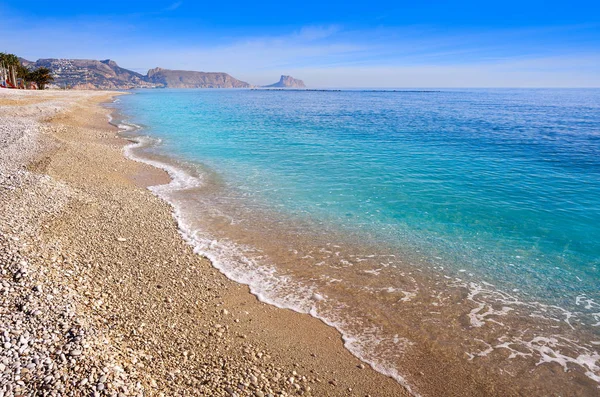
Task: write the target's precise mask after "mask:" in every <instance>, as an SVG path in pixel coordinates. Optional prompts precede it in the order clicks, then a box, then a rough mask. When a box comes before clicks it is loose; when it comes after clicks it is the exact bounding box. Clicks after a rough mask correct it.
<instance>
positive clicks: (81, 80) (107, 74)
mask: <svg viewBox="0 0 600 397" xmlns="http://www.w3.org/2000/svg"><path fill="white" fill-rule="evenodd" d="M21 62H22V64H23V65H24V66H25V67H27V68H30V69H36V68H39V67H46V68H48V69H50V71H51V72H52V75H53V76H54V82H53V85H54V86H57V87H60V88H73V89H108V90H110V89H132V88H253V87H254V86H253V85H252V84H249V83H246V82H245V81H241V80H238V79H236V78H234V77H232V76H230V75H229V74H227V73H223V72H196V71H190V70H170V69H163V68H154V69H150V70H149V71H148V73H147V74H146V75H143V74H140V73H137V72H134V71H132V70H128V69H125V68H122V67H120V66H119V65H117V63H116V62H115V61H113V60H110V59H106V60H103V61H98V60H92V59H53V58H51V59H38V60H37V61H35V62H32V61H28V60H26V59H21ZM266 87H284V88H304V87H305V86H304V83H303V82H302V80H296V79H294V78H292V77H290V76H281V79H280V80H279V82H277V83H275V84H272V85H269V86H266Z"/></svg>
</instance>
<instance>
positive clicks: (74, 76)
mask: <svg viewBox="0 0 600 397" xmlns="http://www.w3.org/2000/svg"><path fill="white" fill-rule="evenodd" d="M23 64H24V65H25V66H27V67H29V68H39V67H46V68H48V69H50V70H51V71H52V74H53V76H54V85H56V86H58V87H61V88H64V87H66V88H75V89H107V90H110V89H129V88H138V87H154V86H155V85H153V84H150V83H148V82H146V76H144V75H142V74H139V73H136V72H133V71H131V70H127V69H124V68H122V67H120V66H119V65H117V63H116V62H115V61H112V60H110V59H107V60H104V61H96V60H91V59H38V60H37V61H36V62H30V63H26V62H23Z"/></svg>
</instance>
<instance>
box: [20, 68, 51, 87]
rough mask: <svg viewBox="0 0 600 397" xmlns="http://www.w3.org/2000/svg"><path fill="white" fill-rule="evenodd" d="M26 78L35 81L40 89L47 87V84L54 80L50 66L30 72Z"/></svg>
mask: <svg viewBox="0 0 600 397" xmlns="http://www.w3.org/2000/svg"><path fill="white" fill-rule="evenodd" d="M26 79H27V80H29V81H33V82H35V84H37V86H38V88H39V89H40V90H43V89H44V88H46V84H48V83H50V82H51V81H54V77H52V72H51V71H50V69H48V68H37V69H35V70H33V71H31V72H29V73H28V75H27V77H26Z"/></svg>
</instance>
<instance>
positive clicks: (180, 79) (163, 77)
mask: <svg viewBox="0 0 600 397" xmlns="http://www.w3.org/2000/svg"><path fill="white" fill-rule="evenodd" d="M146 81H148V82H149V83H153V84H157V85H162V86H164V87H168V88H250V87H252V86H251V85H250V84H248V83H246V82H245V81H240V80H238V79H236V78H233V77H231V76H230V75H228V74H227V73H213V72H193V71H188V70H170V69H162V68H155V69H150V70H149V71H148V75H147V76H146Z"/></svg>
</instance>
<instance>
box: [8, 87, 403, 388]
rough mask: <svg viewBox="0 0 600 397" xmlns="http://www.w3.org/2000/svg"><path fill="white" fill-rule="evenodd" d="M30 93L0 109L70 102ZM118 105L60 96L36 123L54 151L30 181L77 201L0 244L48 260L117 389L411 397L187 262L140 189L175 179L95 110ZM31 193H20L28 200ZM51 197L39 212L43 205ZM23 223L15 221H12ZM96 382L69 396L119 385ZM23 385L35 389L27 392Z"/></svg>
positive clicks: (87, 351) (318, 335)
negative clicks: (145, 159)
mask: <svg viewBox="0 0 600 397" xmlns="http://www.w3.org/2000/svg"><path fill="white" fill-rule="evenodd" d="M35 94H36V93H33V94H29V93H25V94H19V95H18V97H16V98H12V97H8V99H6V98H5V97H4V96H3V98H2V99H3V100H5V103H2V104H8V106H22V105H23V104H24V103H28V102H27V101H28V100H29V102H36V104H35V105H33V104H29V105H28V106H37V107H38V108H43V107H44V102H51V101H52V100H53V98H54V99H56V98H61V96H69V95H71V96H75V95H72V94H70V93H56V92H51V93H44V94H43V97H47V98H44V99H45V101H44V99H42V100H41V101H40V98H35V99H34V100H31V98H26V96H27V95H31V96H33V95H35ZM38 95H39V94H38ZM114 95H118V94H117V93H99V92H96V93H86V94H79V95H78V96H75V97H76V98H75V99H72V98H71V99H65V98H63V100H64V101H65V102H67V104H65V107H64V109H60V111H59V110H57V111H56V112H54V114H52V115H49V116H47V117H46V118H45V120H44V121H43V122H41V123H40V125H41V126H43V130H44V131H43V133H42V134H43V138H44V140H45V141H47V144H45V145H44V147H43V148H42V149H41V150H40V151H39V153H36V155H35V156H34V158H32V159H31V160H29V161H27V164H28V170H29V172H30V173H32V174H33V175H48V176H49V178H48V179H49V182H48V183H49V184H55V183H56V184H57V185H60V186H61V187H62V188H64V189H66V190H69V191H70V192H72V193H71V195H70V196H66V197H63V198H64V200H59V201H64V202H61V204H60V206H58V207H59V208H56V210H55V212H51V211H48V213H49V216H47V217H37V216H32V217H30V218H32V219H28V220H27V221H26V222H25V224H24V225H27V223H28V222H31V227H30V228H28V227H23V228H21V229H22V230H20V231H19V230H16V231H13V230H3V231H2V233H3V236H9V234H13V233H14V234H15V236H12V237H16V238H19V240H18V241H19V243H21V244H22V247H20V248H18V250H19V251H22V253H23V255H24V256H25V257H27V258H35V259H27V260H28V261H29V262H31V263H34V262H39V263H38V269H43V268H44V266H45V265H46V261H48V260H50V261H51V262H52V264H53V266H55V267H56V274H57V275H56V276H55V278H47V279H43V280H44V281H43V282H45V283H48V284H49V285H48V286H46V288H44V286H42V287H40V289H41V290H46V289H47V288H49V289H50V290H52V289H53V288H54V289H57V286H59V285H60V284H61V283H66V284H67V285H68V289H69V294H68V296H69V299H70V301H71V303H72V305H73V306H74V307H75V309H74V312H75V313H76V315H77V316H79V317H81V321H80V322H82V323H85V324H87V326H88V327H89V329H90V330H93V332H91V334H93V335H96V336H98V337H97V340H98V341H103V343H99V344H100V345H102V346H104V348H106V350H109V351H111V352H113V353H115V354H114V357H113V359H112V360H113V361H114V362H115V363H114V365H113V367H114V368H116V367H118V368H123V369H124V372H125V373H126V374H127V375H128V377H127V379H131V380H132V382H131V384H132V385H133V388H134V389H135V388H136V387H137V388H138V389H136V390H137V391H135V390H129V389H127V390H126V391H122V392H123V393H125V394H136V393H138V394H139V393H141V390H142V389H143V390H144V391H145V393H147V394H149V395H160V394H161V393H164V395H173V394H182V393H186V394H187V393H189V394H195V395H240V396H241V395H256V396H260V395H268V394H273V395H276V394H280V395H286V394H288V395H289V394H297V393H298V394H302V395H332V396H333V395H363V396H364V395H377V396H392V395H393V396H398V395H408V393H407V391H406V390H405V389H403V388H402V387H401V386H400V385H399V384H398V383H397V382H396V381H395V380H393V379H391V378H388V377H386V376H384V375H382V374H380V373H378V372H376V371H374V370H372V369H371V368H369V367H365V366H364V365H363V364H362V363H361V362H360V361H359V360H358V359H357V358H355V357H354V356H353V355H352V354H351V353H350V352H348V351H347V350H346V349H345V348H344V346H343V342H342V340H341V337H340V335H339V333H338V332H337V331H336V330H334V329H333V328H330V327H328V326H327V325H325V324H324V323H322V322H321V321H320V320H317V319H315V318H312V317H310V316H307V315H302V314H299V313H295V312H292V311H290V310H283V309H279V308H275V307H273V306H269V305H267V304H264V303H261V302H259V301H258V300H257V299H256V298H255V297H254V296H253V295H251V294H250V292H249V291H248V288H247V287H245V286H242V285H239V284H236V283H234V282H233V281H230V280H228V279H227V278H225V276H223V275H222V274H221V273H220V272H219V271H218V270H217V269H215V268H214V267H212V265H211V264H210V263H209V262H208V260H206V259H203V258H201V257H199V256H197V255H195V254H194V253H193V250H192V247H190V246H189V245H187V244H186V243H185V242H184V241H183V239H182V238H181V236H180V234H179V232H178V228H177V224H176V222H175V221H174V219H173V217H172V208H171V207H170V206H169V205H168V204H167V203H165V202H163V201H162V200H160V199H158V198H157V197H155V196H154V195H153V194H152V193H151V192H150V191H148V190H147V189H146V187H148V186H150V185H156V184H161V183H167V182H168V181H169V178H168V177H167V175H166V174H165V173H164V172H163V171H160V170H158V169H156V168H153V167H151V166H149V165H145V164H141V163H137V162H134V161H132V160H128V159H126V158H125V157H124V156H123V152H122V150H123V147H124V146H125V145H126V144H127V143H128V142H127V141H126V140H125V139H122V138H118V137H116V136H115V133H116V132H117V129H116V128H113V127H111V126H110V125H109V124H108V123H107V122H106V113H107V110H106V109H104V108H102V107H101V106H99V104H100V103H102V102H106V101H107V100H109V99H110V98H111V97H112V96H114ZM20 102H22V103H20ZM36 110H37V109H36ZM40 112H42V111H40ZM92 170H93V171H92ZM25 185H27V184H26V183H25V184H24V185H23V186H18V187H16V189H15V190H16V191H23V190H24V189H23V187H24V186H25ZM10 192H14V190H10ZM56 193H57V192H55V191H54V192H53V193H52V194H49V195H48V193H46V196H45V197H44V196H43V195H40V197H36V198H34V201H36V202H38V204H39V205H41V207H44V206H45V205H46V203H45V202H44V201H47V200H48V197H52V198H54V197H55V196H56ZM11 194H12V193H11ZM59 194H60V193H59ZM6 200H7V201H8V200H13V198H12V197H8V196H7V197H6ZM30 210H31V208H27V209H26V211H25V212H27V211H30ZM22 217H23V214H22V213H19V216H18V217H17V218H20V219H23V218H22ZM35 222H39V224H34V223H35ZM8 224H9V223H8V222H6V223H5V225H8ZM16 234H19V236H16ZM12 237H11V238H12ZM13 241H17V240H13ZM27 241H31V242H29V243H26V242H27ZM57 257H58V258H60V259H56V258H57ZM31 273H32V274H34V273H35V272H34V271H32V272H31ZM32 277H34V276H32ZM74 280H76V281H74ZM55 284H56V285H55ZM3 315H4V313H3ZM83 339H84V340H86V338H83ZM88 339H89V340H90V341H93V340H95V339H94V338H92V337H89V338H88ZM88 345H89V346H88V347H87V348H83V351H82V352H80V356H77V357H79V358H80V359H81V360H85V359H86V357H87V356H88V355H89V356H90V357H92V358H93V357H94V354H96V353H98V354H99V353H102V352H101V351H100V350H101V349H92V347H91V346H93V345H94V344H93V343H92V342H89V343H88ZM71 351H73V350H71ZM58 356H59V357H60V354H58ZM100 356H101V357H102V354H100ZM71 357H75V356H71ZM67 361H69V360H67ZM92 361H93V360H92ZM100 361H102V360H100ZM105 361H106V360H105ZM99 367H101V368H103V367H106V366H103V365H99ZM103 369H104V368H103ZM77 371H81V368H78V369H77V370H76V372H77ZM84 372H85V371H84ZM93 372H94V374H91V373H90V374H89V375H88V376H86V379H89V380H88V381H87V382H86V383H85V384H83V385H81V382H82V380H81V381H80V383H73V382H71V386H70V387H75V389H71V390H78V391H81V392H82V393H89V392H90V391H95V392H97V393H101V394H102V393H104V391H106V392H109V391H112V390H116V389H118V388H119V387H121V386H120V385H121V383H123V382H125V381H122V380H117V379H118V377H117V375H115V371H114V370H112V371H110V370H109V371H104V372H106V373H105V374H103V375H99V374H100V372H98V371H93ZM96 375H99V376H97V377H96ZM95 377H96V378H97V379H96V378H95ZM103 377H104V378H103ZM92 378H93V379H92ZM119 379H120V378H119ZM100 380H103V383H102V382H100ZM100 383H102V386H99V385H100ZM125 383H126V382H125ZM27 385H34V383H24V386H23V387H27ZM63 386H65V387H68V382H65V384H63ZM282 393H283V394H282ZM107 394H108V393H107Z"/></svg>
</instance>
